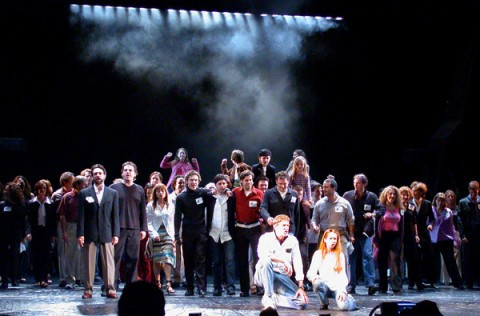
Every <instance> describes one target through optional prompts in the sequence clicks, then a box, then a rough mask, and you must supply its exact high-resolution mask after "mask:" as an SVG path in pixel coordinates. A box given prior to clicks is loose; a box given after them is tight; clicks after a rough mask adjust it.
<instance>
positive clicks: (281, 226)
mask: <svg viewBox="0 0 480 316" xmlns="http://www.w3.org/2000/svg"><path fill="white" fill-rule="evenodd" d="M289 230H290V218H289V217H288V216H286V215H278V216H276V217H275V218H274V219H273V232H270V233H266V234H264V235H262V237H260V240H259V242H258V263H257V265H256V271H255V283H256V284H257V286H261V287H263V288H264V289H265V294H264V295H263V298H262V305H263V307H264V308H268V307H272V308H276V307H277V306H281V307H289V308H295V309H304V308H305V307H306V306H307V304H308V297H307V294H306V293H305V290H304V288H303V277H304V275H303V266H302V256H301V254H300V248H299V246H298V240H297V238H295V236H293V235H289V234H288V232H289ZM294 273H295V279H296V280H297V282H298V286H297V285H296V284H295V283H294V282H293V281H292V280H291V279H290V277H291V276H292V275H293V274H294Z"/></svg>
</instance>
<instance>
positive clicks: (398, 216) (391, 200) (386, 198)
mask: <svg viewBox="0 0 480 316" xmlns="http://www.w3.org/2000/svg"><path fill="white" fill-rule="evenodd" d="M380 204H381V205H382V207H381V208H380V210H379V211H380V214H381V216H380V220H379V221H378V225H377V230H376V232H375V238H374V243H375V245H376V246H377V247H378V248H379V251H378V258H377V260H378V272H379V275H380V285H379V289H380V293H384V294H385V293H387V290H388V278H387V270H388V262H389V258H390V279H391V287H392V290H393V292H394V293H399V292H400V291H401V290H402V273H401V264H400V256H401V253H402V239H403V206H402V199H401V195H400V191H399V190H398V188H397V187H396V186H393V185H389V186H388V187H386V188H385V189H383V191H382V193H381V194H380Z"/></svg>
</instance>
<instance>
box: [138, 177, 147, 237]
mask: <svg viewBox="0 0 480 316" xmlns="http://www.w3.org/2000/svg"><path fill="white" fill-rule="evenodd" d="M138 188H140V191H141V192H140V193H141V196H142V198H141V200H140V204H139V205H138V207H139V210H140V214H139V215H140V218H139V223H140V240H143V239H144V238H145V237H146V236H147V230H148V226H147V210H146V204H147V203H146V200H145V191H144V190H143V188H142V187H141V186H138Z"/></svg>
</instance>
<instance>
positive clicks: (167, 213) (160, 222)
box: [147, 183, 175, 295]
mask: <svg viewBox="0 0 480 316" xmlns="http://www.w3.org/2000/svg"><path fill="white" fill-rule="evenodd" d="M174 212H175V209H174V207H173V205H171V204H170V203H169V202H168V191H167V187H166V186H165V185H164V184H163V183H159V184H157V185H156V186H155V187H154V189H153V201H151V202H149V203H148V205H147V217H148V234H149V235H150V236H151V237H150V238H152V240H153V271H154V273H155V281H156V284H157V287H158V288H160V289H161V288H162V283H161V281H160V272H161V271H160V270H161V269H163V272H164V273H165V277H166V291H167V293H168V294H169V295H170V294H173V293H175V290H174V289H173V288H172V271H173V268H175V253H174V244H175V239H174V238H175V237H174V235H175V230H174V223H173V216H174Z"/></svg>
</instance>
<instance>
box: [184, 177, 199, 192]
mask: <svg viewBox="0 0 480 316" xmlns="http://www.w3.org/2000/svg"><path fill="white" fill-rule="evenodd" d="M198 182H199V181H198V176H197V175H195V174H194V175H192V176H191V177H190V178H188V180H187V186H188V188H189V189H190V190H196V189H197V188H198Z"/></svg>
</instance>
